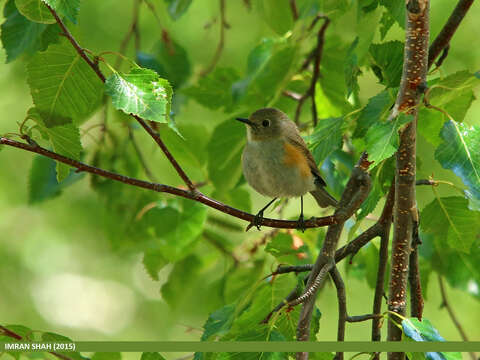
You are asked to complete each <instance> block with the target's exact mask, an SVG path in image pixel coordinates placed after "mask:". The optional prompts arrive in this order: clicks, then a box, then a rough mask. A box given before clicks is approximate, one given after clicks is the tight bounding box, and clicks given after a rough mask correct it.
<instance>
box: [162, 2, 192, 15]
mask: <svg viewBox="0 0 480 360" xmlns="http://www.w3.org/2000/svg"><path fill="white" fill-rule="evenodd" d="M165 2H166V3H167V4H168V13H169V14H170V16H171V18H172V19H173V20H178V19H179V18H180V17H181V16H182V15H183V14H185V12H186V11H187V10H188V8H189V7H190V4H191V3H192V0H165Z"/></svg>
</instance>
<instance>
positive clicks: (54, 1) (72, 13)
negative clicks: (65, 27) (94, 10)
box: [42, 0, 80, 24]
mask: <svg viewBox="0 0 480 360" xmlns="http://www.w3.org/2000/svg"><path fill="white" fill-rule="evenodd" d="M42 1H43V2H45V3H47V4H48V5H50V7H51V8H52V9H54V10H55V11H56V12H57V13H58V15H60V16H61V17H63V16H64V17H66V18H67V19H68V20H70V21H71V22H72V23H74V24H76V23H77V15H78V12H79V10H80V0H42Z"/></svg>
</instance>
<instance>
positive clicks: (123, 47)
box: [115, 0, 142, 69]
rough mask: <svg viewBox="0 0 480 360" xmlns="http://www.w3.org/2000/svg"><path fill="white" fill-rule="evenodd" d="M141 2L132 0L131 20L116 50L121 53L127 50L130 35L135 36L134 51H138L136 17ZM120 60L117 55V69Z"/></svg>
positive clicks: (138, 41)
mask: <svg viewBox="0 0 480 360" xmlns="http://www.w3.org/2000/svg"><path fill="white" fill-rule="evenodd" d="M141 2H142V0H133V11H132V22H131V24H130V26H129V29H128V32H127V34H126V35H125V37H124V38H123V40H122V43H121V44H120V49H119V50H118V52H119V53H120V54H121V55H125V53H126V51H127V46H128V44H129V42H130V39H131V38H132V36H135V53H138V51H139V50H140V31H139V29H138V17H139V15H140V4H141ZM122 62H123V57H122V56H118V58H117V62H116V63H115V67H116V68H117V69H118V68H119V67H120V65H122Z"/></svg>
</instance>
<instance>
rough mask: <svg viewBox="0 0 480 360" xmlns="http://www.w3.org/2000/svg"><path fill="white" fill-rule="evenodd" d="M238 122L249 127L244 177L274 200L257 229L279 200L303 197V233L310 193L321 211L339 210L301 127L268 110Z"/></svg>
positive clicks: (261, 215)
mask: <svg viewBox="0 0 480 360" xmlns="http://www.w3.org/2000/svg"><path fill="white" fill-rule="evenodd" d="M237 120H238V121H241V122H243V123H245V124H246V125H247V144H246V145H245V149H244V150H243V155H242V163H243V174H244V175H245V178H246V180H247V182H248V183H249V184H250V185H251V186H252V187H253V188H254V189H255V190H256V191H258V192H259V193H260V194H262V195H266V196H270V197H273V198H274V199H273V200H272V201H270V202H269V203H268V204H267V205H266V206H265V207H264V208H263V209H261V210H260V211H259V212H258V214H257V216H256V217H255V221H254V225H255V226H257V228H260V226H259V225H260V223H261V219H262V217H263V212H264V211H265V210H266V209H267V208H268V206H270V205H271V204H272V203H273V202H274V201H275V200H276V198H278V197H298V196H300V198H301V213H300V218H299V219H298V221H299V228H300V229H302V230H303V229H304V228H303V226H304V219H303V195H305V194H306V193H307V192H309V193H310V194H312V195H313V197H314V198H315V200H316V201H317V203H318V205H320V206H321V207H327V206H330V205H331V206H337V201H336V200H335V199H334V198H333V197H332V196H331V195H330V194H329V193H328V192H327V191H326V190H325V186H326V184H325V181H323V179H322V177H321V176H320V172H319V170H318V167H317V164H316V163H315V160H314V159H313V156H312V153H311V152H310V151H309V150H308V148H307V145H306V144H305V142H304V141H303V139H302V137H301V136H300V133H299V132H298V129H297V126H296V125H295V123H294V122H292V121H291V120H290V119H289V118H288V116H287V115H286V114H285V113H283V112H282V111H280V110H278V109H274V108H265V109H260V110H257V111H255V112H254V113H253V114H252V115H250V117H249V118H248V119H244V118H237Z"/></svg>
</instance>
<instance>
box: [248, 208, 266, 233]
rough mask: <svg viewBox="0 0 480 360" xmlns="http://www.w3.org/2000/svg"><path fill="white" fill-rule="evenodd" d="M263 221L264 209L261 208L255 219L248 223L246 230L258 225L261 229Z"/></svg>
mask: <svg viewBox="0 0 480 360" xmlns="http://www.w3.org/2000/svg"><path fill="white" fill-rule="evenodd" d="M262 222H263V210H260V211H259V212H258V213H257V215H255V217H254V218H253V221H252V222H251V223H250V224H248V226H247V229H246V230H245V231H248V230H250V229H251V228H252V227H254V226H255V227H256V228H257V229H258V230H261V227H262Z"/></svg>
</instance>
